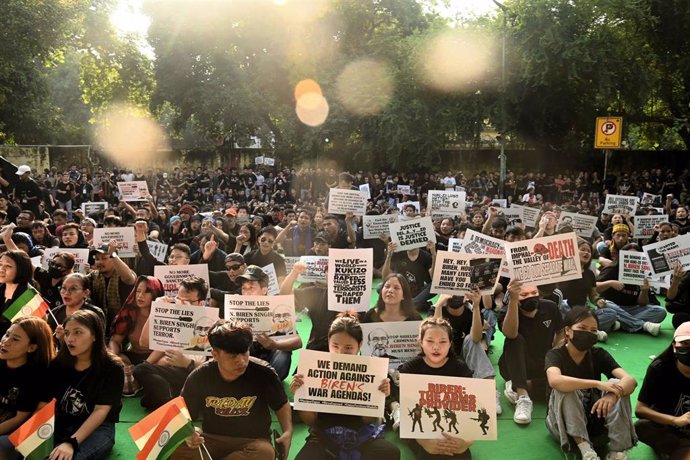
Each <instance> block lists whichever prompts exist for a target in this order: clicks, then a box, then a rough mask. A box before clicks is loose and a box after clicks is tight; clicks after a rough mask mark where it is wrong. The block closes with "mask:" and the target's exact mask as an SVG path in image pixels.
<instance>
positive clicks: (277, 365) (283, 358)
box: [249, 344, 292, 381]
mask: <svg viewBox="0 0 690 460" xmlns="http://www.w3.org/2000/svg"><path fill="white" fill-rule="evenodd" d="M249 354H250V356H253V357H255V358H259V359H263V360H264V361H266V362H267V363H268V364H270V365H271V367H272V368H273V369H274V370H275V371H276V374H278V378H279V379H280V380H281V381H282V380H285V378H286V377H287V376H288V373H289V372H290V366H291V365H292V353H291V352H289V351H283V350H266V349H265V348H259V347H256V345H254V344H252V346H251V347H250V348H249Z"/></svg>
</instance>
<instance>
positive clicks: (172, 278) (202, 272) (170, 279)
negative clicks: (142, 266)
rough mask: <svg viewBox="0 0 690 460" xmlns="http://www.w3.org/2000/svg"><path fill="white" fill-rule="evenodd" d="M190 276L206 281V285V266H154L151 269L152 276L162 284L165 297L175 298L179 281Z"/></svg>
mask: <svg viewBox="0 0 690 460" xmlns="http://www.w3.org/2000/svg"><path fill="white" fill-rule="evenodd" d="M192 275H194V276H198V277H199V278H202V279H204V280H206V284H208V265H207V264H194V265H156V266H155V267H153V276H155V277H156V278H158V279H159V280H160V281H161V283H163V290H164V291H165V296H166V297H172V298H175V296H177V291H179V289H180V281H182V280H183V279H185V278H188V277H190V276H192ZM209 291H210V289H209Z"/></svg>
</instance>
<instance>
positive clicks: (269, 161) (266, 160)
mask: <svg viewBox="0 0 690 460" xmlns="http://www.w3.org/2000/svg"><path fill="white" fill-rule="evenodd" d="M264 164H265V165H266V166H275V164H276V160H275V158H270V157H264Z"/></svg>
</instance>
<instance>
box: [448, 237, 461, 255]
mask: <svg viewBox="0 0 690 460" xmlns="http://www.w3.org/2000/svg"><path fill="white" fill-rule="evenodd" d="M464 242H465V240H463V239H460V238H448V250H449V251H450V252H460V251H461V250H462V245H463V243H464Z"/></svg>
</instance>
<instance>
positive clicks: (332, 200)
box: [328, 188, 369, 216]
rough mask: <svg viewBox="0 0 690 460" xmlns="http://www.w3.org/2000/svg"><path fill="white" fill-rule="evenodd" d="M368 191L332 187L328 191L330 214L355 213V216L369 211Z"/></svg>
mask: <svg viewBox="0 0 690 460" xmlns="http://www.w3.org/2000/svg"><path fill="white" fill-rule="evenodd" d="M368 200H369V198H368V197H367V195H366V193H364V192H362V191H359V190H343V189H339V188H332V189H329V191H328V212H329V213H330V214H347V213H348V212H351V213H353V214H354V215H355V216H363V215H364V214H366V211H367V201H368Z"/></svg>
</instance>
